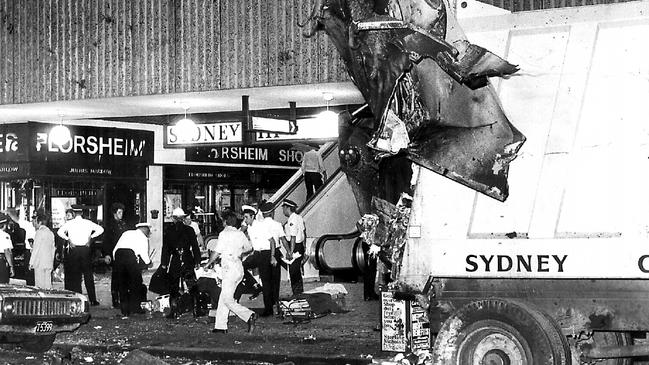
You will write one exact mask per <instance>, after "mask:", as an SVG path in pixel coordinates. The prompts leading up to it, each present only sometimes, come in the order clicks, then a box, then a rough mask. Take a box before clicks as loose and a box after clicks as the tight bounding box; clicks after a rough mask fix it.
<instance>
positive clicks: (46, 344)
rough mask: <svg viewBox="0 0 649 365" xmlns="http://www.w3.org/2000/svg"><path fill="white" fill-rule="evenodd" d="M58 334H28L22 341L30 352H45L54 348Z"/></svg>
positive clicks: (23, 345)
mask: <svg viewBox="0 0 649 365" xmlns="http://www.w3.org/2000/svg"><path fill="white" fill-rule="evenodd" d="M55 338H56V334H51V335H39V336H27V337H25V338H24V340H23V341H22V342H21V343H20V345H21V346H22V348H23V349H25V350H26V351H29V352H39V353H40V352H45V351H47V350H49V349H50V348H52V345H53V344H54V339H55Z"/></svg>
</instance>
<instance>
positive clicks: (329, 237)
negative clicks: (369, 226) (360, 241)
mask: <svg viewBox="0 0 649 365" xmlns="http://www.w3.org/2000/svg"><path fill="white" fill-rule="evenodd" d="M360 236H361V231H359V230H358V229H355V230H354V231H352V232H348V233H333V234H325V235H322V236H320V237H318V239H317V240H316V243H315V251H314V259H315V267H316V268H317V269H318V270H323V271H334V270H333V269H332V268H331V267H329V265H327V263H326V261H325V260H324V257H323V256H324V253H323V252H324V251H323V250H322V247H323V246H324V244H325V243H326V242H327V241H333V240H337V241H340V240H347V239H352V238H358V237H360Z"/></svg>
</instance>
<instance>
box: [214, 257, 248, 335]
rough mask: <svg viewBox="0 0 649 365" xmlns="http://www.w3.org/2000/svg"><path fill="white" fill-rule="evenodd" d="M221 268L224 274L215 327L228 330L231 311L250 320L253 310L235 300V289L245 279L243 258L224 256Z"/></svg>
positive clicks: (243, 319) (242, 318) (243, 318)
mask: <svg viewBox="0 0 649 365" xmlns="http://www.w3.org/2000/svg"><path fill="white" fill-rule="evenodd" d="M221 268H222V276H223V277H222V278H221V295H220V296H219V306H218V307H217V308H216V319H215V321H214V328H215V329H219V330H227V329H228V315H229V314H230V311H232V312H233V313H234V314H236V315H237V317H239V318H241V320H242V321H248V319H250V316H251V315H252V314H253V311H251V310H250V309H248V308H246V307H244V306H242V305H241V304H239V303H237V302H236V301H235V300H234V291H235V289H236V288H237V285H239V283H240V282H241V279H243V265H241V260H238V259H230V258H225V257H223V258H222V259H221Z"/></svg>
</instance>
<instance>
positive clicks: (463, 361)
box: [433, 299, 571, 365]
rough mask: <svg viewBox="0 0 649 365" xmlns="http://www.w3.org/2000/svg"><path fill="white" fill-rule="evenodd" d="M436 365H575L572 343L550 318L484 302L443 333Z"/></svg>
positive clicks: (459, 313) (521, 308)
mask: <svg viewBox="0 0 649 365" xmlns="http://www.w3.org/2000/svg"><path fill="white" fill-rule="evenodd" d="M433 360H434V361H433V363H435V364H455V365H480V364H498V365H510V364H512V365H513V364H517V365H532V364H534V365H537V364H541V365H569V364H570V363H571V357H570V349H569V347H568V341H567V339H566V337H565V336H564V335H563V334H562V333H561V331H560V330H559V328H558V327H557V326H556V325H555V324H554V322H553V321H552V320H551V319H550V317H549V316H546V315H544V314H543V313H541V312H539V311H538V310H536V309H534V308H532V307H530V306H529V305H526V304H524V303H520V302H515V301H510V300H503V299H484V300H479V301H475V302H472V303H469V304H467V305H466V306H464V307H463V308H461V309H460V310H459V311H457V312H456V313H454V314H453V315H452V316H451V317H449V318H448V319H447V320H446V321H445V322H444V325H443V326H442V328H441V329H440V331H439V333H438V335H437V337H436V339H435V345H434V347H433Z"/></svg>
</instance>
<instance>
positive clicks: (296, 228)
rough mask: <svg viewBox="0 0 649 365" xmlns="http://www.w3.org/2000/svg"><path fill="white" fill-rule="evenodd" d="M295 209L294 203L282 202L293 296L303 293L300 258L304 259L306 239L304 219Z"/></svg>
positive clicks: (290, 201) (289, 201)
mask: <svg viewBox="0 0 649 365" xmlns="http://www.w3.org/2000/svg"><path fill="white" fill-rule="evenodd" d="M296 209H297V204H296V203H295V202H294V201H292V200H289V199H286V200H284V201H283V202H282V211H283V213H284V215H285V216H287V217H288V221H286V224H285V225H284V232H285V233H286V243H287V245H286V246H287V247H286V252H287V254H286V260H288V262H290V261H291V260H293V261H292V262H290V263H289V264H288V273H289V277H290V279H291V290H292V291H293V295H297V294H302V292H304V285H303V283H302V258H303V257H304V241H305V239H306V234H305V233H306V230H305V227H304V219H302V216H300V215H299V214H297V213H296V212H295V210H296ZM297 254H299V255H297ZM294 256H299V257H294Z"/></svg>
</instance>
